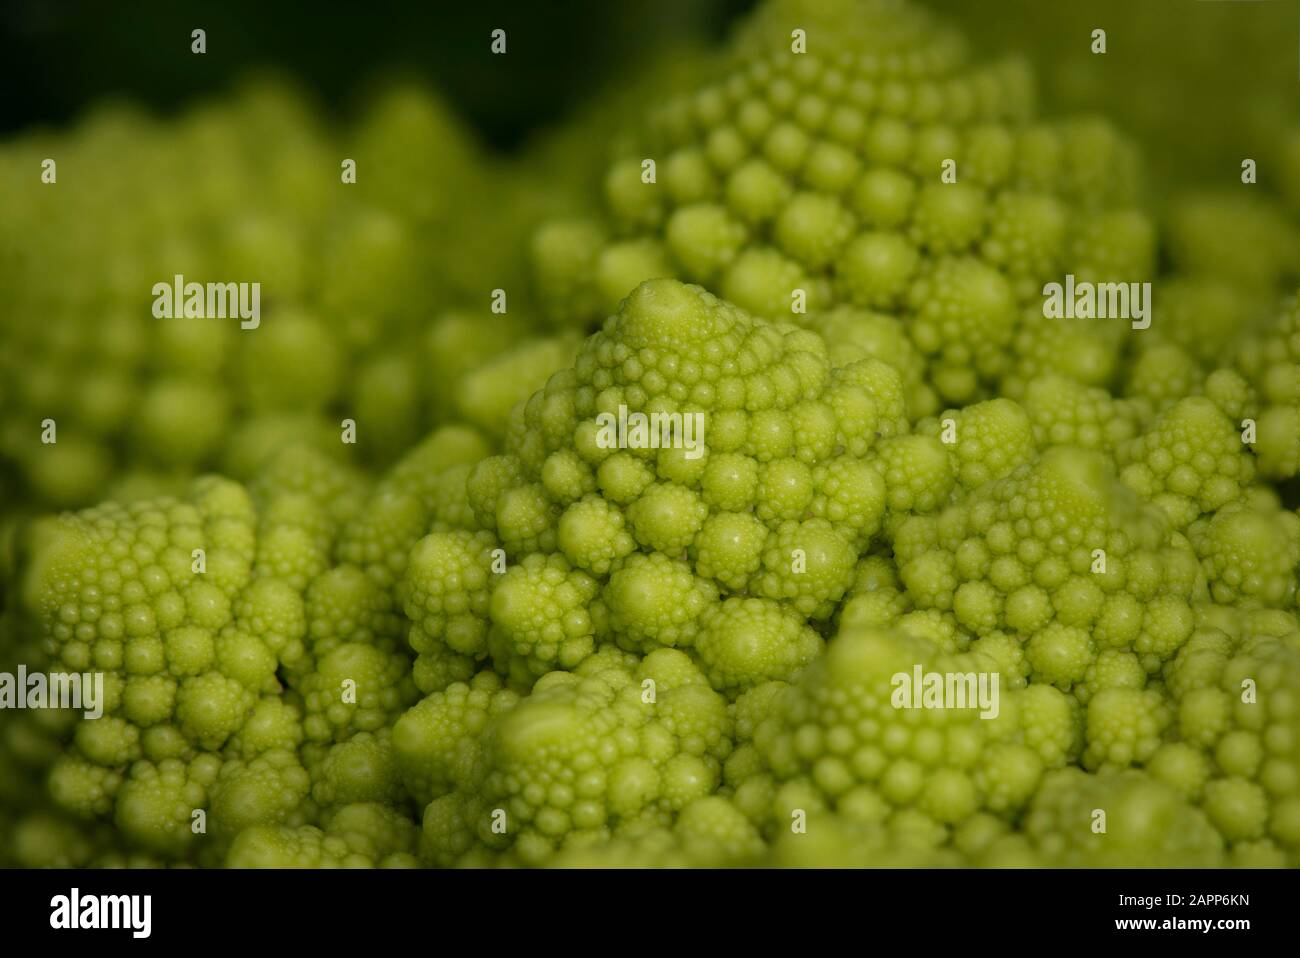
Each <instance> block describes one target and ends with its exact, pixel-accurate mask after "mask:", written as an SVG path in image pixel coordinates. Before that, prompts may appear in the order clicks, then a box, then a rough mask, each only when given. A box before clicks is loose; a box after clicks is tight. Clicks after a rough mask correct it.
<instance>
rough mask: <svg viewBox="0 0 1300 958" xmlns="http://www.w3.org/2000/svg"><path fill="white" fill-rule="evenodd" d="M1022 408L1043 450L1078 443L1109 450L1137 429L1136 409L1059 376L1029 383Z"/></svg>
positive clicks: (1133, 433) (1099, 390) (1101, 391)
mask: <svg viewBox="0 0 1300 958" xmlns="http://www.w3.org/2000/svg"><path fill="white" fill-rule="evenodd" d="M1024 407H1025V410H1026V411H1027V412H1028V413H1029V418H1030V421H1031V422H1032V423H1033V425H1034V439H1035V441H1036V442H1037V443H1038V446H1039V448H1043V449H1045V448H1047V447H1048V446H1079V447H1081V448H1085V449H1101V450H1104V451H1106V452H1112V453H1113V452H1114V451H1115V450H1116V449H1118V448H1119V447H1120V446H1121V445H1122V444H1123V443H1125V442H1126V441H1127V440H1130V439H1132V438H1133V437H1134V436H1135V435H1136V433H1137V430H1138V410H1137V409H1136V408H1134V407H1133V406H1132V405H1131V404H1129V403H1126V402H1125V401H1124V400H1117V399H1115V398H1113V397H1112V396H1111V395H1110V394H1109V393H1108V392H1106V391H1105V390H1104V389H1098V388H1095V387H1089V386H1084V385H1082V384H1081V383H1077V382H1074V381H1072V380H1069V379H1065V378H1064V377H1061V376H1054V375H1053V376H1044V377H1042V378H1041V379H1036V380H1034V381H1033V382H1031V383H1030V384H1029V386H1028V388H1027V389H1026V390H1025V397H1024Z"/></svg>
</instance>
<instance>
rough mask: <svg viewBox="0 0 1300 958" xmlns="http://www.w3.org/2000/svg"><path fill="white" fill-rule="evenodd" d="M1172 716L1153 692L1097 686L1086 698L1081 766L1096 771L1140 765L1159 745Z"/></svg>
mask: <svg viewBox="0 0 1300 958" xmlns="http://www.w3.org/2000/svg"><path fill="white" fill-rule="evenodd" d="M1172 718H1173V716H1172V714H1171V709H1170V707H1169V703H1168V702H1167V701H1166V699H1165V697H1164V696H1163V695H1162V694H1160V693H1159V692H1157V691H1154V690H1152V689H1134V688H1115V687H1110V688H1103V689H1101V690H1100V691H1098V692H1097V693H1096V694H1095V695H1093V696H1092V698H1091V699H1089V700H1088V724H1087V732H1086V735H1087V741H1088V745H1087V748H1086V749H1085V750H1084V753H1083V765H1084V767H1085V768H1087V769H1090V770H1097V769H1107V768H1126V767H1127V766H1129V765H1140V764H1143V763H1144V762H1146V761H1147V760H1148V759H1149V758H1150V757H1151V756H1152V755H1153V754H1154V753H1155V751H1156V749H1157V748H1158V747H1159V745H1160V737H1161V735H1162V734H1163V732H1164V730H1165V728H1166V727H1167V726H1168V725H1169V724H1170V722H1171V720H1172Z"/></svg>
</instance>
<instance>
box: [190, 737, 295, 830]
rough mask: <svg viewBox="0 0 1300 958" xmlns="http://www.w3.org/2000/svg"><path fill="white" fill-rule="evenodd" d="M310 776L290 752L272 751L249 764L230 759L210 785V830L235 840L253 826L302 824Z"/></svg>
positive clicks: (248, 762)
mask: <svg viewBox="0 0 1300 958" xmlns="http://www.w3.org/2000/svg"><path fill="white" fill-rule="evenodd" d="M310 792H311V776H310V775H309V774H308V773H307V770H306V769H305V768H303V767H302V765H301V764H299V762H298V757H297V756H296V755H294V754H293V753H292V752H287V751H283V750H280V749H274V750H272V751H269V752H265V753H263V754H262V755H259V756H258V757H257V758H255V759H252V760H251V761H244V760H242V759H231V760H230V761H228V762H226V763H225V764H224V765H222V766H221V769H220V772H219V773H218V774H217V776H216V780H215V781H214V782H213V783H212V785H211V786H209V790H208V794H209V799H210V804H209V823H208V826H209V829H210V830H211V831H212V832H213V834H214V835H217V836H222V837H225V838H234V837H235V836H236V835H238V834H239V833H240V832H241V831H243V830H244V829H246V828H250V827H252V826H254V825H280V824H288V825H295V824H302V823H303V822H302V819H303V818H304V816H305V815H306V814H307V812H308V809H307V808H306V807H305V806H304V802H306V801H307V798H308V796H309V794H310Z"/></svg>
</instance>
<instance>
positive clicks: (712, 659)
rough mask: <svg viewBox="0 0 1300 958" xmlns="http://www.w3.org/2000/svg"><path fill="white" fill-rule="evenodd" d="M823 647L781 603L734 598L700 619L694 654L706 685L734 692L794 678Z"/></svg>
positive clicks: (801, 621) (806, 627) (803, 624)
mask: <svg viewBox="0 0 1300 958" xmlns="http://www.w3.org/2000/svg"><path fill="white" fill-rule="evenodd" d="M822 645H823V643H822V639H821V636H819V635H818V634H817V633H816V632H815V631H813V629H812V628H810V627H809V626H808V625H806V624H805V623H804V621H803V619H802V617H800V616H799V615H798V614H797V613H795V612H793V611H792V610H790V609H789V608H787V607H785V606H783V605H781V604H780V603H778V602H773V601H771V600H768V599H757V598H749V599H744V598H740V597H737V596H733V597H731V598H729V599H727V600H726V601H725V602H723V603H722V604H720V605H718V606H716V607H714V608H713V610H712V611H710V612H709V613H708V615H707V616H706V617H705V618H704V621H703V623H702V626H701V631H700V635H699V637H698V638H697V639H696V640H695V651H696V654H697V655H698V656H699V659H700V662H701V664H702V665H703V667H704V671H705V674H706V675H707V676H708V678H709V682H710V684H712V686H713V687H714V688H715V689H717V690H719V691H722V692H735V691H737V690H744V689H749V688H753V687H755V686H758V685H762V684H764V683H766V682H769V681H771V680H776V679H779V680H783V681H784V680H789V679H793V678H794V677H795V676H796V675H797V674H798V673H799V671H800V670H801V669H802V668H803V667H804V666H805V665H807V664H808V663H809V662H811V661H812V660H813V659H815V658H816V657H817V656H818V655H819V654H820V653H821V651H822Z"/></svg>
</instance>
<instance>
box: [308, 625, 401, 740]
mask: <svg viewBox="0 0 1300 958" xmlns="http://www.w3.org/2000/svg"><path fill="white" fill-rule="evenodd" d="M298 691H299V692H300V693H301V695H302V701H303V706H304V718H303V732H304V733H305V734H306V736H307V739H308V740H309V741H312V742H330V741H335V742H340V741H345V740H346V739H348V738H350V737H351V736H352V735H354V734H356V733H357V732H375V731H378V730H379V729H381V728H384V727H386V726H390V725H392V723H393V721H394V720H395V719H396V717H397V716H398V715H400V714H401V713H402V712H403V711H404V710H405V709H406V708H407V707H408V706H409V705H411V704H412V703H413V702H414V701H415V700H416V698H418V693H417V692H416V688H415V683H414V680H413V679H412V676H411V662H410V658H409V657H408V656H407V655H406V654H404V653H402V652H399V651H388V652H386V651H384V650H382V649H378V648H375V647H374V646H369V645H361V644H359V643H356V642H348V643H345V644H343V645H340V646H339V647H338V648H336V649H334V650H333V651H332V652H330V653H329V654H328V655H326V656H324V657H323V658H322V659H321V660H320V661H319V662H317V663H316V667H315V668H314V669H313V670H312V671H311V672H310V673H309V674H307V675H306V676H305V677H304V678H303V679H302V681H301V683H300V685H299V687H298Z"/></svg>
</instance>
